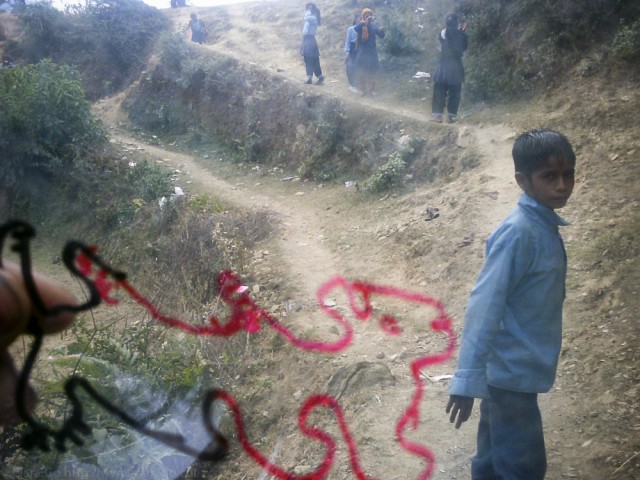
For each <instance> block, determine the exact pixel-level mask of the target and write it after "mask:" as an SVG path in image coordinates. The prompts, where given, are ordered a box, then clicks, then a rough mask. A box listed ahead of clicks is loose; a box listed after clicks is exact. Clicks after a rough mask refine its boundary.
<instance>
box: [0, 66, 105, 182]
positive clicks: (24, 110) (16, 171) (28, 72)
mask: <svg viewBox="0 0 640 480" xmlns="http://www.w3.org/2000/svg"><path fill="white" fill-rule="evenodd" d="M0 104H1V105H2V109H0V132H2V133H1V134H0V157H1V158H2V159H3V162H2V166H1V167H0V185H2V187H3V188H6V189H9V190H11V191H12V193H13V194H17V193H18V192H17V191H16V190H17V189H20V188H21V186H23V187H24V186H25V184H26V183H28V182H27V181H26V175H27V173H32V174H35V175H38V176H46V175H50V174H52V173H54V172H56V171H58V172H59V171H65V169H68V168H69V167H70V166H71V165H73V164H74V162H76V161H77V160H78V158H79V157H80V156H82V155H83V154H84V153H86V152H88V151H89V150H91V149H94V148H96V147H98V146H100V145H102V144H103V143H104V141H105V138H106V137H105V134H104V131H103V130H102V128H101V127H100V126H99V124H98V123H97V122H96V120H95V119H94V117H93V115H92V113H91V108H90V105H89V102H87V100H86V99H85V97H84V93H83V91H82V87H81V86H80V79H79V76H78V72H76V71H75V70H73V69H71V68H70V67H64V66H57V65H55V64H53V63H51V62H50V61H43V62H41V63H39V64H37V65H28V66H24V67H16V68H12V69H2V70H0Z"/></svg>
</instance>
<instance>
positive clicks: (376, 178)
mask: <svg viewBox="0 0 640 480" xmlns="http://www.w3.org/2000/svg"><path fill="white" fill-rule="evenodd" d="M405 170H406V164H405V163H404V161H403V160H402V157H401V155H400V154H399V153H392V154H391V155H390V156H389V161H388V162H387V163H385V164H384V165H382V166H380V167H378V168H377V169H376V171H375V172H374V173H373V175H371V176H370V177H369V178H367V179H366V180H365V181H364V182H363V184H362V185H361V187H360V189H361V190H363V191H365V192H371V193H380V192H386V191H388V190H391V189H392V188H395V187H398V186H399V185H401V184H402V179H403V177H404V173H405Z"/></svg>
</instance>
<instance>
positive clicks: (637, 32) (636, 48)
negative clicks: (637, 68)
mask: <svg viewBox="0 0 640 480" xmlns="http://www.w3.org/2000/svg"><path fill="white" fill-rule="evenodd" d="M611 53H612V54H613V55H614V56H616V57H618V58H621V59H624V60H634V59H637V58H638V57H640V19H637V20H636V21H635V22H633V23H632V24H630V25H624V24H623V26H622V28H621V29H620V31H619V32H618V33H616V35H615V37H614V38H613V42H612V44H611Z"/></svg>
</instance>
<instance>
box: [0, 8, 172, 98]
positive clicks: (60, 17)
mask: <svg viewBox="0 0 640 480" xmlns="http://www.w3.org/2000/svg"><path fill="white" fill-rule="evenodd" d="M20 22H21V25H22V28H23V30H24V32H25V33H26V34H25V35H24V36H23V40H22V41H21V42H20V44H19V45H18V47H17V48H16V51H14V52H11V53H12V55H13V56H15V57H17V58H21V59H23V60H24V61H26V62H37V61H40V60H42V59H44V58H51V59H52V60H53V61H55V62H57V63H65V64H69V65H73V66H75V67H76V68H77V69H78V70H79V71H80V72H81V74H82V78H83V82H84V87H85V91H86V94H87V97H89V98H91V99H95V98H99V97H102V96H104V95H107V94H112V93H114V92H115V91H118V90H119V89H121V88H122V87H124V86H125V85H127V84H128V83H130V81H131V80H132V79H133V78H134V76H135V75H137V74H138V73H139V72H140V70H141V69H142V68H143V67H144V65H145V64H146V60H147V56H148V54H149V53H150V47H151V45H152V44H153V42H154V41H155V39H156V38H157V36H158V34H159V33H160V32H162V31H165V30H166V29H167V27H168V21H167V19H166V18H165V17H164V16H163V15H162V14H161V13H160V12H159V11H158V10H157V9H155V8H153V7H150V6H149V5H146V4H145V3H143V2H141V1H139V0H89V1H88V2H87V3H86V4H85V5H84V6H81V5H74V6H71V7H67V12H66V13H63V12H61V11H59V10H57V9H56V8H54V7H52V6H51V5H50V4H48V3H44V2H41V3H35V4H29V5H26V6H25V7H24V9H22V11H21V13H20Z"/></svg>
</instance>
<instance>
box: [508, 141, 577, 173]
mask: <svg viewBox="0 0 640 480" xmlns="http://www.w3.org/2000/svg"><path fill="white" fill-rule="evenodd" d="M511 154H512V155H513V163H514V165H515V167H516V172H520V173H522V174H523V175H524V176H525V177H527V178H528V179H531V175H532V174H533V172H535V171H536V170H539V169H540V168H542V167H543V166H544V165H545V164H546V163H547V162H548V161H549V159H551V158H557V159H559V160H562V161H565V162H567V163H569V164H571V165H575V164H576V154H575V153H574V151H573V147H572V146H571V143H569V140H567V137H565V136H564V135H563V134H561V133H560V132H556V131H555V130H549V129H546V128H543V129H539V130H530V131H528V132H524V133H523V134H521V135H520V136H519V137H518V138H516V141H515V143H514V144H513V150H512V151H511Z"/></svg>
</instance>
